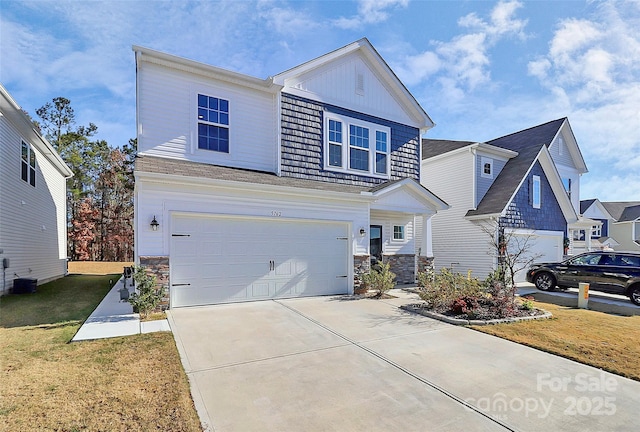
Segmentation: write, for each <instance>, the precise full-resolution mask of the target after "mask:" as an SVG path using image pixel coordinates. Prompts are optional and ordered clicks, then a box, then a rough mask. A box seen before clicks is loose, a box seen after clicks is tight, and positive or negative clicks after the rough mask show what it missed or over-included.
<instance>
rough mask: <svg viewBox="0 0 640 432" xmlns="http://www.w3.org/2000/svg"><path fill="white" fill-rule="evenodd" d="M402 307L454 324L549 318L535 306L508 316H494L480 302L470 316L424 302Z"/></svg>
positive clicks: (484, 323)
mask: <svg viewBox="0 0 640 432" xmlns="http://www.w3.org/2000/svg"><path fill="white" fill-rule="evenodd" d="M402 309H405V310H407V311H410V312H414V313H419V314H421V315H424V316H428V317H430V318H435V319H438V320H440V321H444V322H447V323H449V324H455V325H487V324H500V323H508V322H516V321H526V320H532V319H546V318H551V314H550V313H549V312H547V311H544V310H542V309H537V308H533V309H523V308H517V309H515V310H513V311H512V313H511V314H510V316H508V317H499V316H496V314H495V312H494V311H492V310H491V309H490V308H489V307H488V305H486V304H485V305H483V304H481V305H480V307H478V308H476V309H474V315H473V316H471V317H470V316H469V315H468V314H466V313H462V314H455V313H453V312H452V311H451V309H450V308H445V307H443V308H440V309H427V307H426V304H425V303H414V304H410V305H406V306H402Z"/></svg>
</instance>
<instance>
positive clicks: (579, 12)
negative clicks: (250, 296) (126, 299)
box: [0, 0, 640, 201]
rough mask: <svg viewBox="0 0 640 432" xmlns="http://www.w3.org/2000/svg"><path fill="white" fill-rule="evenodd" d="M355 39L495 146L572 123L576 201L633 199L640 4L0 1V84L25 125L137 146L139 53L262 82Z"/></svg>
mask: <svg viewBox="0 0 640 432" xmlns="http://www.w3.org/2000/svg"><path fill="white" fill-rule="evenodd" d="M362 37H366V38H368V39H369V41H371V43H372V44H373V46H374V47H375V48H376V49H377V51H378V52H379V53H380V55H381V56H382V57H383V58H384V59H385V61H386V62H387V63H388V64H389V66H390V67H391V69H393V71H394V72H395V73H396V75H397V76H398V77H399V78H400V80H401V81H402V82H403V83H404V84H405V85H406V87H407V88H408V89H409V91H410V92H411V93H412V94H413V95H414V96H415V98H416V99H417V100H418V102H419V103H420V104H421V105H422V107H423V108H424V109H425V111H426V112H427V113H428V114H429V116H430V117H431V118H432V119H433V120H434V122H435V123H436V127H434V128H433V129H431V130H430V131H429V132H428V133H427V134H426V137H429V138H440V139H452V140H468V141H478V142H482V141H488V140H491V139H493V138H498V137H500V136H503V135H507V134H510V133H513V132H517V131H519V130H522V129H526V128H529V127H532V126H535V125H538V124H542V123H545V122H548V121H551V120H555V119H558V118H562V117H568V118H569V122H570V124H571V127H572V130H573V133H574V135H575V137H576V139H577V142H578V145H579V146H580V149H581V151H582V155H583V157H584V159H585V161H586V164H587V167H588V169H589V172H588V173H586V174H584V175H583V177H582V179H581V190H580V198H581V199H590V198H599V199H600V200H601V201H630V200H636V201H640V1H637V0H635V1H606V2H603V1H577V0H573V1H497V2H495V1H420V0H413V1H410V0H360V1H271V0H262V1H242V0H240V1H146V2H142V1H124V0H122V1H107V2H101V1H63V0H59V1H35V2H31V1H20V2H18V1H11V0H2V1H1V2H0V82H2V84H3V85H4V86H5V88H6V89H7V90H8V91H9V92H10V93H11V95H12V96H13V97H14V99H16V101H17V102H18V104H20V105H21V106H22V108H23V109H25V110H26V111H27V112H29V113H30V114H31V115H32V117H34V118H36V119H37V116H36V114H35V111H36V109H37V108H39V107H41V106H42V105H44V104H45V103H47V102H49V101H51V100H52V99H53V98H55V97H58V96H63V97H66V98H68V99H70V100H71V105H72V107H73V109H74V110H75V113H76V124H77V125H88V124H89V122H93V123H95V124H96V125H97V126H98V135H97V136H96V138H97V139H103V140H106V141H107V142H108V143H109V144H110V145H111V146H120V145H122V144H124V143H126V142H128V140H129V139H130V138H134V137H135V133H136V128H135V103H136V101H135V62H134V53H133V51H132V49H131V47H132V45H140V46H143V47H147V48H152V49H155V50H159V51H163V52H167V53H169V54H173V55H177V56H180V57H185V58H188V59H191V60H196V61H199V62H203V63H207V64H210V65H214V66H217V67H221V68H225V69H229V70H232V71H235V72H240V73H243V74H247V75H251V76H254V77H258V78H267V77H269V76H272V75H276V74H278V73H280V72H283V71H285V70H287V69H289V68H291V67H294V66H297V65H299V64H301V63H303V62H306V61H308V60H311V59H313V58H316V57H319V56H321V55H323V54H325V53H328V52H330V51H333V50H335V49H337V48H340V47H342V46H344V45H347V44H349V43H351V42H354V41H356V40H358V39H360V38H362Z"/></svg>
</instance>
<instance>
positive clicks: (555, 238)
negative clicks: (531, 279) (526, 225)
mask: <svg viewBox="0 0 640 432" xmlns="http://www.w3.org/2000/svg"><path fill="white" fill-rule="evenodd" d="M518 237H519V239H520V241H521V242H522V241H524V240H525V239H526V237H527V235H526V234H522V235H518ZM563 238H564V234H563V233H558V234H557V235H552V234H533V235H531V238H530V239H529V240H528V243H527V244H528V245H529V246H530V249H529V252H528V255H529V256H530V257H535V260H534V262H558V261H562V255H563V248H562V240H563ZM526 271H527V269H523V270H521V271H519V272H517V273H516V278H515V280H516V282H524V281H525V280H526Z"/></svg>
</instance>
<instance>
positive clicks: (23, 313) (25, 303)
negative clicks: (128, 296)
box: [0, 274, 120, 328]
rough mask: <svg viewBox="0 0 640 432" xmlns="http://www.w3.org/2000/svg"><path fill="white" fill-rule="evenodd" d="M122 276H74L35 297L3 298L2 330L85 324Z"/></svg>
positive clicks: (39, 290)
mask: <svg viewBox="0 0 640 432" xmlns="http://www.w3.org/2000/svg"><path fill="white" fill-rule="evenodd" d="M119 277H120V275H117V274H115V275H106V276H91V275H70V276H67V277H64V278H60V279H57V280H55V281H53V282H49V283H47V284H44V285H40V286H39V287H38V288H37V290H36V292H35V293H33V294H20V295H9V296H4V297H0V308H1V309H0V310H1V311H2V314H0V327H4V328H10V327H22V326H37V325H43V324H57V325H60V326H65V325H66V324H65V323H68V322H82V321H84V320H85V319H86V318H87V317H88V316H89V315H90V314H91V312H93V310H94V309H95V308H96V306H97V305H98V304H99V303H100V301H101V300H102V299H103V298H104V296H105V295H106V294H107V293H108V292H109V290H110V289H111V287H112V286H113V285H114V284H115V283H116V282H117V281H118V278H119Z"/></svg>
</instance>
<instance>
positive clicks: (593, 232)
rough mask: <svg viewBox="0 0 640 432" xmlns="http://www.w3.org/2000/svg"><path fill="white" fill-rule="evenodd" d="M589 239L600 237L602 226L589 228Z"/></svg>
mask: <svg viewBox="0 0 640 432" xmlns="http://www.w3.org/2000/svg"><path fill="white" fill-rule="evenodd" d="M591 237H596V238H598V237H602V225H594V226H592V227H591Z"/></svg>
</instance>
